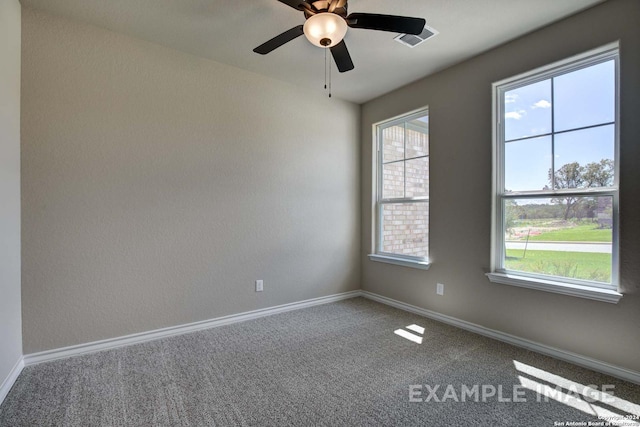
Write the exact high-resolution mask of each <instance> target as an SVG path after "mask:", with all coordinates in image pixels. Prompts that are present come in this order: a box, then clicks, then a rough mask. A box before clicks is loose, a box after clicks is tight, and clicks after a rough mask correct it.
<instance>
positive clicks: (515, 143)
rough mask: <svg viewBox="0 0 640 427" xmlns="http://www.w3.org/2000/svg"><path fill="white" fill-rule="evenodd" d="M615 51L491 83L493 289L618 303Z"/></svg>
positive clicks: (601, 51) (607, 49)
mask: <svg viewBox="0 0 640 427" xmlns="http://www.w3.org/2000/svg"><path fill="white" fill-rule="evenodd" d="M617 76H618V46H617V44H615V45H609V46H606V47H604V48H601V49H598V50H597V51H593V52H589V53H587V54H584V55H581V56H580V57H576V58H572V59H570V60H567V61H563V62H562V63H559V64H554V65H552V66H549V67H545V68H544V69H541V70H536V71H534V72H531V73H527V74H526V75H523V76H518V77H515V78H511V79H507V80H505V81H502V82H499V83H496V84H494V104H495V108H494V126H495V128H494V129H495V131H494V144H495V159H494V180H495V182H494V190H495V191H494V218H493V230H494V237H493V239H494V244H493V249H492V251H493V258H492V264H493V266H492V267H493V268H492V270H493V274H489V278H490V279H491V280H492V281H496V282H500V283H509V284H515V285H519V286H526V287H534V288H538V289H543V290H548V291H552V292H560V293H565V294H571V295H577V296H584V297H587V298H593V299H600V300H605V301H610V302H617V301H618V299H619V298H620V294H618V293H617V292H616V290H617V284H618V268H617V266H618V244H617V240H618V239H617V235H618V126H619V120H618V95H617V94H618V78H617Z"/></svg>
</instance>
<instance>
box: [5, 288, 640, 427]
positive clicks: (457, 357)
mask: <svg viewBox="0 0 640 427" xmlns="http://www.w3.org/2000/svg"><path fill="white" fill-rule="evenodd" d="M412 324H416V325H419V326H421V327H424V328H425V331H424V333H423V334H419V333H416V332H412V333H414V335H417V336H422V338H423V342H422V344H417V343H415V342H412V341H409V340H407V339H405V338H403V337H401V336H398V335H396V334H395V333H394V331H395V330H397V329H405V330H406V326H409V325H412ZM409 332H411V331H409ZM514 361H516V363H514ZM516 367H520V370H518V369H516ZM522 367H526V368H525V369H523V368H522ZM536 369H538V370H542V371H536ZM539 372H547V373H551V374H553V375H555V376H557V377H544V378H542V376H541V375H540V374H539ZM519 377H522V378H524V379H525V381H526V380H528V381H529V383H531V381H536V382H537V383H538V384H542V385H543V386H544V385H546V386H548V387H554V390H555V387H557V386H556V384H557V383H558V382H561V383H562V384H560V385H562V386H563V387H564V390H565V391H566V392H567V393H566V394H568V395H570V396H573V397H574V399H573V400H571V399H565V398H563V399H560V400H563V402H558V401H556V400H553V399H549V401H548V402H545V401H544V399H539V395H538V394H537V393H536V392H535V391H526V392H524V394H523V395H522V396H523V398H524V399H525V400H526V402H504V401H499V399H498V398H497V397H486V399H485V400H486V401H485V402H482V401H479V402H475V401H469V400H474V398H473V397H470V398H467V399H466V400H467V401H466V402H461V401H460V400H461V390H462V389H461V387H462V385H465V386H468V387H472V386H473V385H474V384H478V385H480V386H481V385H487V386H488V387H496V388H497V387H498V386H499V385H502V386H503V391H504V392H503V395H502V396H503V399H502V400H504V398H512V397H513V392H512V390H513V385H520V384H521V381H522V379H519ZM559 377H561V378H562V379H563V380H562V381H560V380H558V378H559ZM563 381H565V382H563ZM567 381H574V382H576V383H578V384H584V385H586V384H594V385H603V384H611V385H613V386H614V387H615V388H614V394H615V396H616V400H615V402H607V403H602V402H595V403H593V402H591V403H590V402H587V401H586V400H585V399H584V398H582V397H580V396H578V397H575V393H573V395H572V392H573V391H575V390H571V387H569V386H568V385H567V384H568V383H567ZM571 384H573V383H571ZM410 385H422V398H423V399H426V397H427V396H428V394H429V393H428V391H427V389H426V386H427V385H429V386H430V387H435V386H436V385H440V389H439V391H437V392H436V393H435V396H436V398H438V400H444V398H445V388H446V387H447V385H451V386H452V387H451V388H452V389H453V390H454V392H456V394H457V395H458V397H457V400H458V401H456V399H454V398H453V396H452V395H451V394H450V395H449V396H448V398H447V399H446V400H445V401H441V402H436V401H435V399H433V398H431V400H430V401H429V402H410V401H409V386H410ZM478 396H479V398H481V397H482V395H481V394H478ZM521 398H522V397H521ZM480 400H481V399H480ZM538 400H542V401H541V402H538ZM565 402H568V404H567V403H565ZM638 403H640V387H639V386H637V385H633V384H630V383H626V382H624V381H621V380H617V379H614V378H611V377H608V376H605V375H601V374H598V373H595V372H592V371H589V370H587V369H583V368H579V367H576V366H573V365H571V364H568V363H564V362H561V361H558V360H555V359H552V358H549V357H545V356H541V355H539V354H536V353H533V352H529V351H526V350H523V349H520V348H516V347H513V346H510V345H507V344H503V343H500V342H497V341H494V340H491V339H488V338H485V337H481V336H478V335H475V334H472V333H470V332H466V331H463V330H460V329H457V328H454V327H451V326H448V325H444V324H441V323H438V322H435V321H431V320H428V319H425V318H422V317H420V316H417V315H413V314H410V313H406V312H403V311H400V310H396V309H394V308H390V307H387V306H384V305H381V304H378V303H375V302H372V301H369V300H366V299H363V298H356V299H352V300H346V301H341V302H337V303H332V304H326V305H322V306H317V307H312V308H307V309H303V310H297V311H292V312H289V313H284V314H279V315H275V316H270V317H266V318H262V319H257V320H253V321H248V322H244V323H238V324H234V325H228V326H223V327H219V328H214V329H209V330H206V331H201V332H196V333H192V334H188V335H182V336H178V337H172V338H167V339H162V340H158V341H153V342H149V343H145V344H139V345H134V346H129V347H125V348H120V349H116V350H109V351H104V352H100V353H94V354H90V355H86V356H79V357H74V358H69V359H65V360H60V361H54V362H49V363H44V364H40V365H36V366H31V367H27V368H25V369H24V371H23V372H22V374H21V375H20V377H19V378H18V380H17V382H16V384H15V385H14V387H13V389H12V390H11V392H10V393H9V396H7V398H6V399H5V401H4V403H3V404H2V406H0V425H2V426H50V425H56V426H58V425H63V426H67V425H69V426H147V425H154V426H155V425H160V426H162V425H167V426H206V425H222V426H232V425H246V426H283V425H296V426H312V425H327V426H332V425H354V426H358V425H363V426H375V425H397V426H411V425H416V426H418V425H420V426H425V425H435V426H453V425H455V426H500V425H504V426H516V425H518V426H522V425H524V426H528V425H531V426H553V425H554V422H565V423H566V422H585V423H587V422H589V421H591V422H594V421H598V418H597V416H596V415H595V414H606V415H609V416H612V414H613V416H624V415H629V414H631V415H632V414H634V413H636V412H638V415H640V409H639V408H640V406H638V405H637V404H638ZM575 406H577V407H579V408H581V410H579V409H576V408H575ZM585 425H586V424H585ZM627 425H633V424H627Z"/></svg>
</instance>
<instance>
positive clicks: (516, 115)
mask: <svg viewBox="0 0 640 427" xmlns="http://www.w3.org/2000/svg"><path fill="white" fill-rule="evenodd" d="M525 114H527V112H526V111H524V110H519V111H509V112H508V113H505V115H504V118H505V119H515V120H520V119H521V118H522V117H523V116H524V115H525Z"/></svg>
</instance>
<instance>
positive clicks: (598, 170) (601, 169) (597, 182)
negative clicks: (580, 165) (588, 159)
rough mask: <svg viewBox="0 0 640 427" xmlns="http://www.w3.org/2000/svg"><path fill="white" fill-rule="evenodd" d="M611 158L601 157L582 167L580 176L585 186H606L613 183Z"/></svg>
mask: <svg viewBox="0 0 640 427" xmlns="http://www.w3.org/2000/svg"><path fill="white" fill-rule="evenodd" d="M613 174H614V171H613V160H610V159H602V160H600V161H599V162H593V163H589V164H587V165H586V166H585V167H584V170H583V172H582V177H583V179H584V184H585V185H584V186H585V187H608V186H610V185H611V184H613Z"/></svg>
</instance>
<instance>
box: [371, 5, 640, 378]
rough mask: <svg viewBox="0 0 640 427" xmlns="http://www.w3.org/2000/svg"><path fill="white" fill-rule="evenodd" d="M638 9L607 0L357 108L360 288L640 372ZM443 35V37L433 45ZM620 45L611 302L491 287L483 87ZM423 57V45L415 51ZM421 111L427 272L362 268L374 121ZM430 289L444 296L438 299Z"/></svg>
mask: <svg viewBox="0 0 640 427" xmlns="http://www.w3.org/2000/svg"><path fill="white" fill-rule="evenodd" d="M638 22H640V2H638V1H637V0H612V1H609V2H606V3H604V4H603V5H601V6H597V7H595V8H593V9H590V10H587V11H585V12H583V13H581V14H579V15H576V16H574V17H571V18H569V19H566V20H564V21H561V22H558V23H556V24H554V25H551V26H549V27H547V28H544V29H542V30H540V31H537V32H534V33H532V34H529V35H527V36H525V37H522V38H521V39H518V40H516V41H513V42H511V43H508V44H506V45H503V46H501V47H499V48H497V49H494V50H491V51H489V52H486V53H484V54H482V55H479V56H477V57H475V58H473V59H471V60H469V61H466V62H464V63H461V64H459V65H457V66H454V67H452V68H450V69H448V70H445V71H443V72H441V73H438V74H436V75H433V76H430V77H427V78H425V79H423V80H420V81H418V82H416V83H413V84H411V85H409V86H406V87H404V88H401V89H399V90H397V91H394V92H392V93H390V94H387V95H385V96H383V97H381V98H378V99H376V100H373V101H371V102H368V103H366V104H365V105H364V106H363V110H362V155H363V163H362V165H363V167H362V183H363V190H362V194H363V195H362V203H363V205H362V206H363V208H362V221H363V238H362V254H361V259H362V281H363V287H364V289H365V290H368V291H371V292H376V293H378V294H381V295H385V296H388V297H390V298H395V299H398V300H400V301H404V302H407V303H410V304H414V305H417V306H420V307H424V308H427V309H430V310H434V311H437V312H440V313H444V314H447V315H450V316H454V317H457V318H460V319H464V320H466V321H470V322H474V323H477V324H480V325H483V326H486V327H488V328H492V329H496V330H499V331H503V332H506V333H509V334H513V335H517V336H520V337H524V338H527V339H530V340H533V341H537V342H540V343H543V344H547V345H550V346H554V347H557V348H560V349H565V350H568V351H572V352H576V353H579V354H583V355H586V356H590V357H593V358H596V359H600V360H603V361H607V362H609V363H612V364H615V365H619V366H622V367H626V368H629V369H633V370H635V371H640V358H639V357H638V354H640V335H639V334H638V325H639V324H640V263H639V262H638V259H639V257H640V215H639V212H640V191H639V183H640V168H639V167H638V164H637V163H638V160H639V159H640V144H639V143H638V142H639V141H638V135H640V120H638V117H640V96H639V95H640V26H639V25H638ZM442 36H443V35H441V36H440V37H442ZM617 39H620V40H621V44H622V48H621V50H622V53H621V55H622V56H621V64H622V65H621V67H622V68H621V72H622V75H621V81H622V99H621V112H622V114H621V157H622V160H621V208H620V215H621V218H620V230H621V238H620V244H621V248H620V252H621V257H622V261H621V264H622V265H621V280H622V287H623V289H624V291H625V296H624V298H623V299H622V300H621V302H620V303H619V304H618V305H612V304H607V303H603V302H596V301H589V300H585V299H579V298H575V297H569V296H561V295H556V294H551V293H546V292H541V291H535V290H529V289H523V288H517V287H513V286H506V285H498V284H493V283H489V281H488V280H487V279H486V277H485V276H484V273H485V272H486V271H488V269H489V256H490V223H491V219H490V216H491V83H492V82H494V81H498V80H501V79H503V78H506V77H510V76H513V75H516V74H518V73H521V72H525V71H528V70H530V69H534V68H536V67H539V66H542V65H545V64H548V63H551V62H554V61H557V60H561V59H564V58H566V57H569V56H571V55H574V54H578V53H581V52H583V51H586V50H589V49H592V48H595V47H598V46H601V45H603V44H606V43H608V42H611V41H615V40H617ZM421 48H424V49H428V48H429V46H428V43H427V44H425V45H424V47H421ZM424 105H429V108H430V116H431V118H430V126H431V139H430V144H431V179H430V182H431V224H430V226H431V235H430V252H431V258H432V261H433V265H432V267H431V269H430V270H428V271H421V270H415V269H410V268H406V267H399V266H393V265H387V264H381V263H375V262H372V261H369V260H368V259H367V258H366V254H367V253H368V252H369V251H371V247H372V243H371V206H372V196H371V194H372V186H371V170H372V169H371V163H372V150H371V146H372V132H371V127H372V124H373V123H375V122H378V121H380V120H384V119H387V118H389V117H393V116H396V115H399V114H402V113H405V112H408V111H411V110H414V109H416V108H419V107H422V106H424ZM436 282H441V283H444V284H445V295H444V296H442V297H439V296H436V292H435V287H436Z"/></svg>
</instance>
